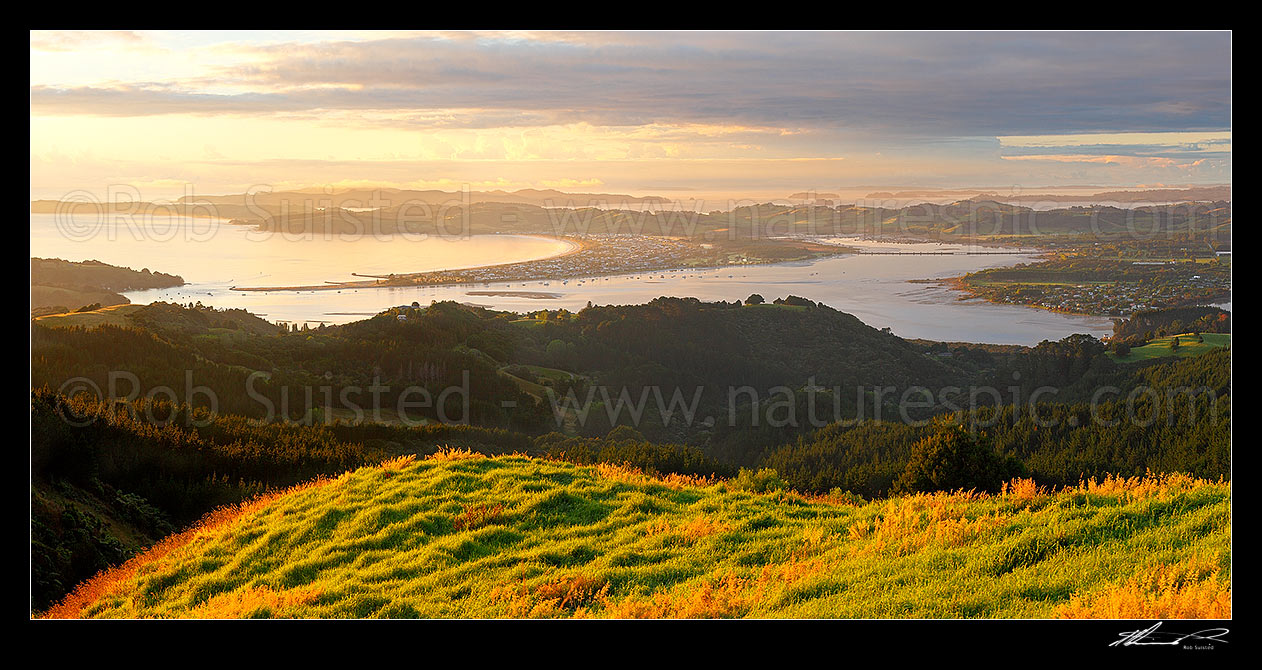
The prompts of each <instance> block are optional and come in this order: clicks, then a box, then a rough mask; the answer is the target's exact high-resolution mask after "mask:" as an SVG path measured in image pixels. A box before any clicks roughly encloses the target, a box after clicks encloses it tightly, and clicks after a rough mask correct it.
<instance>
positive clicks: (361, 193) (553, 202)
mask: <svg viewBox="0 0 1262 670" xmlns="http://www.w3.org/2000/svg"><path fill="white" fill-rule="evenodd" d="M246 195H247V194H243V193H237V194H232V195H212V196H202V195H198V196H184V197H182V198H180V199H179V200H176V202H177V203H180V204H194V203H209V204H214V205H243V204H244V203H245V197H246ZM251 198H252V201H253V202H254V203H255V204H258V205H260V206H264V207H268V206H280V205H282V204H284V203H288V204H289V205H290V206H294V205H299V204H304V203H307V202H310V203H312V204H313V205H315V206H317V207H353V208H361V207H391V206H398V205H400V204H403V203H406V202H424V203H426V204H430V205H452V204H458V203H460V202H463V201H465V200H464V199H465V198H467V201H468V202H469V203H471V204H472V203H483V202H497V203H505V204H518V205H535V206H538V207H575V206H578V207H586V206H590V205H593V204H596V203H610V204H628V205H643V204H650V203H656V204H666V203H669V202H671V199H670V198H664V197H661V196H634V195H626V194H618V193H565V192H563V191H557V190H555V189H533V188H527V189H521V190H517V191H504V190H493V191H469V192H467V193H462V192H460V191H440V190H436V189H430V190H408V189H395V188H371V189H369V188H364V189H350V190H345V191H334V192H332V193H329V192H326V191H325V190H324V189H320V188H309V189H297V190H292V191H274V192H258V193H254V194H252V195H251ZM374 203H377V204H374Z"/></svg>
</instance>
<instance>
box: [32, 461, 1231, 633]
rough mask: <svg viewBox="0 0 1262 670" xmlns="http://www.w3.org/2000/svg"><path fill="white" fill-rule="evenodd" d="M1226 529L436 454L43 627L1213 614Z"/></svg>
mask: <svg viewBox="0 0 1262 670" xmlns="http://www.w3.org/2000/svg"><path fill="white" fill-rule="evenodd" d="M755 491H762V492H761V493H760V492H755ZM1230 511H1231V494H1230V485H1229V484H1227V483H1221V482H1220V483H1211V482H1208V481H1205V480H1195V479H1192V478H1190V477H1186V476H1182V475H1173V476H1167V477H1154V478H1148V479H1144V478H1137V479H1132V480H1115V479H1109V480H1106V481H1104V482H1092V483H1088V484H1083V485H1082V486H1081V487H1073V488H1070V489H1068V490H1064V491H1059V492H1052V493H1049V492H1047V491H1043V490H1039V489H1038V488H1037V487H1035V486H1034V485H1033V483H1032V482H1028V481H1027V482H1017V483H1015V485H1013V486H1011V487H1009V488H1008V489H1007V490H1006V491H1005V492H1004V493H1001V494H996V495H985V494H976V493H973V494H969V493H954V494H951V493H938V494H932V495H924V494H922V495H914V496H908V497H901V498H892V499H889V500H882V501H879V502H872V503H864V502H862V500H860V499H855V498H852V497H845V496H838V497H836V498H827V497H825V498H816V499H808V498H803V497H801V496H798V495H795V494H792V493H789V492H787V491H785V490H783V489H782V488H779V487H778V486H776V485H775V483H774V482H773V481H759V479H758V478H757V477H755V476H752V475H751V474H748V473H747V474H745V475H743V476H742V477H738V478H736V479H734V480H727V481H714V480H702V479H695V478H687V477H679V476H675V477H668V478H666V479H664V480H657V479H652V478H649V477H645V476H644V475H642V474H640V473H638V472H637V471H635V470H630V469H628V468H624V467H618V466H610V465H602V466H594V467H589V466H574V465H571V464H568V463H563V462H556V461H540V460H532V459H529V458H527V457H523V456H504V457H498V458H484V457H480V456H477V455H476V454H471V453H468V452H458V451H457V452H442V453H440V454H438V455H436V456H434V457H431V458H429V459H426V460H423V461H419V462H418V461H413V460H412V459H411V458H400V459H395V460H393V461H389V462H386V463H383V464H381V465H379V466H375V467H367V468H361V469H359V470H356V471H354V472H350V473H348V474H345V475H343V476H340V477H336V478H330V479H323V480H317V481H314V482H310V483H307V484H302V485H299V486H297V487H295V488H293V489H291V490H289V491H287V492H283V493H279V494H272V495H267V496H264V497H261V498H258V499H256V500H254V501H252V502H248V503H245V504H243V505H240V506H237V507H233V508H227V509H224V510H222V511H220V512H217V513H215V514H212V515H210V516H208V517H206V518H205V519H204V520H203V521H202V523H201V524H200V525H199V526H196V527H194V528H193V529H191V530H189V531H187V532H185V533H182V534H180V535H176V536H173V537H170V538H168V539H166V540H164V541H163V542H161V543H160V544H158V545H157V546H156V547H154V548H153V549H151V550H149V551H148V552H146V553H144V554H142V555H140V556H139V557H137V558H135V559H133V560H132V561H129V562H128V563H126V564H125V565H123V566H121V567H118V568H115V569H113V570H110V571H107V572H104V573H102V574H100V575H98V576H97V577H96V578H95V579H93V580H91V581H89V582H87V583H85V584H83V585H82V586H80V588H79V589H78V590H76V591H75V592H74V593H72V594H71V595H70V596H69V597H68V598H67V600H66V601H65V602H64V603H63V604H62V605H60V606H59V607H56V608H53V609H52V610H51V611H49V612H48V615H49V616H52V617H100V618H114V617H127V618H150V617H153V618H172V617H174V618H289V617H301V618H343V617H353V618H375V617H388V618H497V617H523V618H524V617H535V618H587V617H592V618H641V617H643V618H740V617H757V618H764V617H766V618H772V617H774V618H779V617H805V618H815V617H819V618H944V617H945V618H996V617H997V618H1050V617H1074V618H1091V617H1099V618H1145V619H1147V618H1187V617H1192V618H1195V617H1230V616H1231V584H1230V565H1231V562H1230V558H1231V525H1230V524H1231V522H1230V518H1231V515H1230ZM1119 519H1124V520H1125V523H1121V522H1119V521H1118V520H1119ZM261 540H265V541H261Z"/></svg>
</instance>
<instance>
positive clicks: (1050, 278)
mask: <svg viewBox="0 0 1262 670" xmlns="http://www.w3.org/2000/svg"><path fill="white" fill-rule="evenodd" d="M948 283H949V284H950V285H952V287H954V288H956V289H959V290H961V291H963V292H964V293H966V294H967V295H966V298H968V297H974V298H983V299H985V300H989V301H990V302H996V303H1006V304H1014V305H1026V306H1030V307H1039V308H1042V309H1049V310H1052V311H1057V312H1066V313H1072V314H1088V315H1096V316H1129V315H1131V314H1134V313H1136V312H1141V311H1145V310H1150V309H1161V308H1167V307H1179V306H1184V305H1198V304H1213V303H1216V302H1223V301H1230V300H1231V257H1230V255H1226V256H1216V257H1214V258H1207V259H1201V260H1200V261H1199V262H1198V261H1195V260H1191V261H1188V260H1177V261H1176V260H1166V261H1124V260H1108V261H1104V260H1100V259H1089V260H1079V259H1074V258H1070V259H1058V260H1052V261H1046V262H1043V263H1035V264H1030V265H1018V266H1016V267H1009V268H994V269H988V270H982V271H979V272H974V273H970V274H968V275H966V276H964V277H959V278H956V279H953V280H950V281H949V282H948Z"/></svg>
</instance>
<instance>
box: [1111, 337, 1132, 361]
mask: <svg viewBox="0 0 1262 670" xmlns="http://www.w3.org/2000/svg"><path fill="white" fill-rule="evenodd" d="M1113 353H1115V354H1117V356H1118V358H1126V357H1127V356H1129V355H1131V345H1129V344H1127V343H1126V342H1125V341H1124V340H1113Z"/></svg>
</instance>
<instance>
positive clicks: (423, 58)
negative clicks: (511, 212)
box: [31, 32, 1231, 137]
mask: <svg viewBox="0 0 1262 670" xmlns="http://www.w3.org/2000/svg"><path fill="white" fill-rule="evenodd" d="M238 49H239V51H240V53H241V61H240V62H238V63H235V64H228V65H220V66H216V67H213V68H211V69H209V70H208V71H207V72H206V74H205V76H204V77H203V78H202V79H201V80H200V81H198V82H195V85H190V84H189V83H188V82H187V80H185V81H170V82H161V83H160V85H156V86H150V85H141V84H138V83H137V82H124V83H122V84H121V85H119V86H118V87H115V88H100V87H96V88H88V87H60V86H58V85H56V84H55V83H47V82H46V83H43V84H39V85H36V86H32V90H31V104H32V109H33V110H36V111H38V112H40V113H47V114H70V113H74V114H102V115H151V114H171V113H199V114H274V113H286V112H300V111H316V110H337V109H340V110H378V111H386V112H398V113H399V114H398V115H397V116H394V117H391V118H393V119H395V120H397V121H398V122H400V123H408V122H410V121H412V120H415V119H416V118H425V117H426V115H427V114H429V113H431V112H432V110H436V109H458V110H476V111H473V112H471V113H470V114H469V118H461V119H460V120H458V121H453V122H452V123H458V124H464V125H466V126H468V127H485V125H486V124H491V123H505V122H510V123H511V122H513V120H512V119H514V118H515V119H516V122H520V123H523V124H524V125H549V124H557V123H570V122H577V121H582V122H586V123H590V124H593V125H611V126H634V125H644V124H671V123H693V124H709V125H737V126H757V127H777V128H781V129H786V130H790V131H793V130H797V129H802V128H816V129H831V130H847V131H851V133H852V135H853V136H855V137H862V136H864V135H867V134H872V133H876V134H878V135H880V136H894V137H927V136H928V137H933V136H937V137H952V136H996V135H1035V134H1064V133H1089V132H1102V131H1111V132H1143V131H1172V130H1175V131H1177V130H1193V129H1195V130H1206V129H1209V130H1223V129H1227V128H1229V127H1230V103H1231V99H1230V71H1229V63H1230V35H1229V34H1227V33H1160V34H1149V33H911V34H907V33H761V32H760V33H707V32H703V33H556V34H539V33H529V32H523V33H504V34H500V33H458V34H454V35H452V34H441V35H436V34H424V35H412V36H406V37H392V38H389V39H367V40H358V41H328V42H323V43H318V44H314V43H290V44H271V45H261V46H248V45H246V46H239V47H238Z"/></svg>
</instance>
